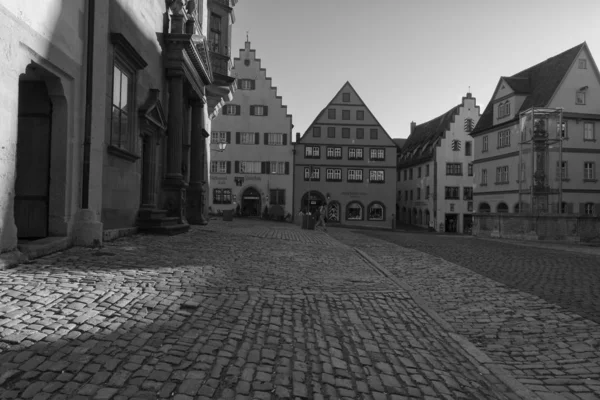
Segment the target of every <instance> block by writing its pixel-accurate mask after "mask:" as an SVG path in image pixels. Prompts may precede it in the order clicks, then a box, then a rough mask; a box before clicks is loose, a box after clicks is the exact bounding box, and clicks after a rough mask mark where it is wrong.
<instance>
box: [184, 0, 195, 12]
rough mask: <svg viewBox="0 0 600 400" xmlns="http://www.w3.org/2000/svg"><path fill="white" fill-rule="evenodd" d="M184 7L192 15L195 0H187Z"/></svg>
mask: <svg viewBox="0 0 600 400" xmlns="http://www.w3.org/2000/svg"><path fill="white" fill-rule="evenodd" d="M185 9H186V10H187V12H188V14H190V15H192V14H193V13H194V11H195V10H196V0H188V2H187V4H186V5H185Z"/></svg>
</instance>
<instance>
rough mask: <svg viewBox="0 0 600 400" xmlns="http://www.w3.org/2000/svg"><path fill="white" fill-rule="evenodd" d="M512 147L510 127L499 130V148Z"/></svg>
mask: <svg viewBox="0 0 600 400" xmlns="http://www.w3.org/2000/svg"><path fill="white" fill-rule="evenodd" d="M504 147H510V129H503V130H501V131H498V148H499V149H501V148H504Z"/></svg>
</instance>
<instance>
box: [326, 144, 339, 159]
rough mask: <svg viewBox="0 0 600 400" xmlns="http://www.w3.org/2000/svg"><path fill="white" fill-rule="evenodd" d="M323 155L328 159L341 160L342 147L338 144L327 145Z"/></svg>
mask: <svg viewBox="0 0 600 400" xmlns="http://www.w3.org/2000/svg"><path fill="white" fill-rule="evenodd" d="M325 157H326V158H327V159H328V160H341V159H342V148H341V147H338V146H327V148H326V151H325Z"/></svg>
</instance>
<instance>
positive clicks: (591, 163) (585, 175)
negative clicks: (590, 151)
mask: <svg viewBox="0 0 600 400" xmlns="http://www.w3.org/2000/svg"><path fill="white" fill-rule="evenodd" d="M586 164H589V168H588V166H587V165H586ZM588 171H590V174H588ZM583 180H584V181H585V182H595V181H596V162H595V161H584V162H583Z"/></svg>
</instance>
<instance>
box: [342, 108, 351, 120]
mask: <svg viewBox="0 0 600 400" xmlns="http://www.w3.org/2000/svg"><path fill="white" fill-rule="evenodd" d="M342 120H343V121H350V110H342Z"/></svg>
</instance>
